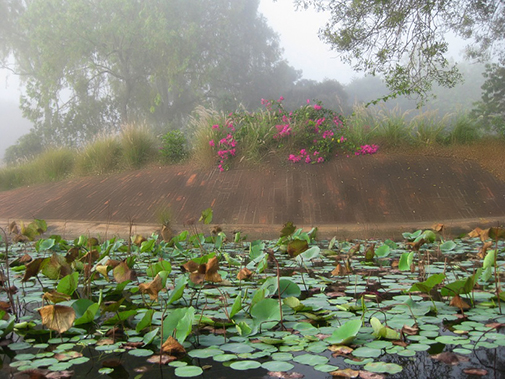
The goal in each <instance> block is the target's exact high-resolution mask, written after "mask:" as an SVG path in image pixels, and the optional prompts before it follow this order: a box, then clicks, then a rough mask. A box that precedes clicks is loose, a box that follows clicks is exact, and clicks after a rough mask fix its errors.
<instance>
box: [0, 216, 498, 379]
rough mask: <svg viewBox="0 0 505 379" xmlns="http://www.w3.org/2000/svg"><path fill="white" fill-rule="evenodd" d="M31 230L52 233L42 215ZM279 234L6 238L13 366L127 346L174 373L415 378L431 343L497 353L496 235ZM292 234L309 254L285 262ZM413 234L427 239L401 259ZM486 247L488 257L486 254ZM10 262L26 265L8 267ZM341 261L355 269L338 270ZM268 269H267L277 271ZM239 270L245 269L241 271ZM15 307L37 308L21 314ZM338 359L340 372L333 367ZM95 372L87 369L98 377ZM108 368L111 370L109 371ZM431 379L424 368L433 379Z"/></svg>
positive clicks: (2, 266)
mask: <svg viewBox="0 0 505 379" xmlns="http://www.w3.org/2000/svg"><path fill="white" fill-rule="evenodd" d="M211 215H212V210H211V209H206V210H204V211H203V212H202V221H203V222H205V223H206V222H211V218H210V217H211ZM34 225H36V226H37V227H43V228H47V225H45V222H43V221H42V220H35V221H34ZM437 229H438V228H437ZM280 234H281V238H280V239H279V241H277V243H276V242H275V241H253V242H251V243H248V244H246V245H244V244H235V243H232V242H231V243H228V244H226V245H225V246H220V247H216V245H215V244H213V243H212V241H213V237H212V236H204V235H201V236H198V238H202V239H203V243H202V244H200V245H199V246H195V245H194V244H193V243H192V242H191V235H190V234H189V233H188V232H187V231H184V232H183V233H181V234H180V235H178V236H176V237H174V243H173V244H172V245H170V244H167V243H166V242H163V241H158V240H157V236H151V237H150V238H149V239H145V238H139V241H140V240H143V242H141V243H134V244H132V245H131V246H130V244H129V243H128V241H125V240H121V239H118V238H113V239H111V240H108V241H104V242H101V243H100V242H98V241H96V244H94V246H91V245H92V244H90V242H92V241H91V238H87V237H86V236H84V235H83V236H80V237H79V238H76V239H75V240H73V241H66V240H64V239H62V238H61V237H60V236H51V237H50V238H48V239H40V240H39V241H38V242H37V243H36V246H35V248H34V247H31V246H28V245H26V246H22V245H20V244H17V243H14V244H10V243H9V238H6V236H5V237H3V238H2V240H3V241H4V245H3V246H2V250H4V248H5V251H3V258H2V261H1V262H0V270H2V272H3V273H4V277H3V283H2V284H0V285H1V286H2V287H3V288H2V289H3V291H1V292H0V300H1V301H2V309H4V307H6V306H7V307H10V309H11V311H12V313H11V314H10V315H9V314H8V313H6V312H5V311H4V310H0V316H1V317H2V318H3V321H4V322H2V323H0V337H1V338H5V339H6V340H7V338H9V335H10V334H12V336H13V337H15V338H12V340H14V341H16V342H12V343H10V344H9V352H8V354H9V356H10V357H11V359H10V360H9V361H8V362H10V363H9V365H10V367H9V368H10V369H11V370H18V371H25V370H35V369H37V368H38V367H47V369H48V370H49V371H61V370H63V368H62V367H65V369H69V368H71V367H72V368H74V367H76V366H77V365H79V364H81V363H84V362H87V361H89V360H90V359H92V358H93V356H94V354H101V355H105V357H104V358H106V359H108V358H109V354H117V353H123V352H124V353H125V354H127V355H128V356H129V355H132V356H135V357H138V358H141V357H145V359H147V360H148V362H150V363H158V364H159V363H160V362H163V363H168V360H176V361H177V362H174V364H172V365H171V366H173V367H182V366H184V365H185V364H186V360H187V358H188V357H189V358H192V359H193V362H194V364H195V365H196V364H197V359H199V358H202V359H213V360H214V361H215V362H214V364H213V366H216V365H217V364H218V363H219V362H226V361H230V365H233V367H234V368H235V369H237V370H247V369H253V368H258V367H260V366H261V367H263V368H267V369H278V370H284V371H288V370H291V369H293V368H294V366H293V363H298V364H303V365H307V366H308V367H306V370H307V371H306V372H308V373H310V374H311V376H313V377H317V376H318V375H320V374H317V373H320V372H324V373H328V372H332V375H333V376H339V375H341V374H344V372H346V371H345V370H351V371H352V369H351V368H350V367H355V366H356V365H357V363H359V365H360V367H362V371H361V372H362V375H363V376H364V375H367V376H370V374H369V373H367V374H364V372H365V371H370V372H379V373H382V372H389V373H393V372H394V373H398V372H402V373H403V374H407V373H409V372H411V370H416V369H417V368H418V365H419V363H418V362H417V363H416V362H415V361H414V360H412V359H411V357H412V356H414V355H415V356H416V357H418V358H419V359H428V360H431V359H440V357H436V356H434V355H433V352H434V351H433V350H431V349H432V348H431V347H432V346H433V345H437V346H438V348H440V347H441V348H442V349H444V348H445V346H447V349H450V351H451V354H453V353H458V354H465V355H466V354H471V352H472V350H474V352H475V353H479V352H481V351H482V352H489V351H493V349H497V351H499V349H500V348H501V346H502V345H503V343H501V342H500V338H501V336H502V334H500V333H499V332H498V331H497V329H498V328H500V327H501V326H502V325H503V323H501V321H502V319H503V315H502V310H501V305H500V302H501V301H503V300H505V298H504V296H503V295H502V294H503V284H502V282H501V280H500V277H501V276H502V275H503V264H502V263H503V258H504V253H505V250H504V247H505V245H504V241H503V240H504V239H505V229H504V228H503V227H493V228H490V229H487V230H482V229H479V228H476V229H475V230H474V231H472V232H470V233H469V235H468V237H465V238H462V239H460V238H458V239H455V240H452V241H450V240H448V241H445V242H444V243H442V244H440V243H439V242H438V241H437V240H436V233H435V231H433V230H424V231H423V230H418V231H415V232H406V233H404V238H405V239H406V240H408V241H410V242H401V241H398V242H393V241H390V240H387V241H384V242H383V243H380V242H379V241H364V240H354V241H337V239H336V238H334V239H332V241H330V243H328V241H316V240H315V239H314V237H315V230H313V231H310V232H308V233H307V232H303V231H301V230H296V227H295V226H294V225H293V224H292V223H286V224H285V226H284V228H283V229H282V231H281V233H280ZM132 237H133V236H132ZM476 237H478V238H476ZM296 239H299V240H302V239H303V240H305V241H306V242H307V246H308V249H307V250H306V251H304V252H302V253H300V254H299V255H297V256H296V257H294V258H292V257H291V256H290V255H289V254H287V253H286V252H284V251H283V249H281V247H282V246H283V245H284V244H285V243H287V242H289V241H294V240H296ZM135 240H137V238H135ZM420 240H424V241H425V243H424V244H422V245H421V246H419V247H418V250H417V251H416V252H409V249H411V248H412V244H413V243H415V242H416V241H420ZM223 241H224V240H223ZM224 243H225V242H223V244H224ZM353 243H356V244H355V245H352V244H353ZM367 243H372V244H373V245H374V246H375V245H376V244H378V245H380V247H379V248H377V250H376V252H377V256H379V257H380V258H383V259H381V261H380V262H375V261H374V260H373V259H372V260H369V259H367V255H368V251H370V250H369V248H365V249H364V251H362V250H361V249H359V247H357V246H359V245H360V244H367ZM491 245H492V246H493V248H489V246H491ZM483 246H488V248H489V250H488V251H487V253H484V254H481V251H482V248H483ZM91 247H92V248H93V250H89V249H90V248H91ZM224 251H226V253H224ZM478 251H479V253H478V254H472V258H471V260H468V259H467V255H468V254H469V253H477V252H478ZM20 252H22V254H18V253H20ZM126 252H128V253H127V255H125V253H126ZM28 254H29V255H28ZM405 254H408V255H409V256H410V259H411V262H410V264H408V270H405V271H400V270H398V269H396V267H397V265H398V264H399V260H401V258H400V257H403V256H404V255H405ZM16 255H20V256H22V258H23V259H16V260H9V257H10V256H16ZM232 255H233V257H232ZM342 258H344V259H345V260H346V262H347V264H348V266H349V269H350V272H347V273H335V270H334V268H335V263H336V261H337V262H338V261H339V260H341V259H342ZM30 259H31V261H30ZM268 261H274V262H275V263H276V264H275V267H274V269H272V267H269V264H268ZM316 262H317V263H316ZM377 263H380V264H379V265H377ZM468 265H472V266H473V268H475V270H468V268H466V267H467V266H468ZM398 267H399V266H398ZM245 268H247V269H248V270H249V271H250V274H249V275H248V276H247V277H242V276H241V273H242V272H243V271H245V270H244V269H245ZM302 269H303V270H305V271H307V272H308V273H309V275H304V273H303V272H301V271H302ZM281 270H282V271H281ZM332 270H333V271H332ZM23 273H24V275H23ZM137 273H138V275H137ZM20 274H21V275H20ZM259 274H261V275H259ZM335 276H337V277H338V278H333V277H335ZM477 284H478V288H477ZM10 286H16V287H18V288H20V287H21V286H22V287H23V291H24V292H23V300H21V299H19V298H17V297H16V298H15V297H13V296H9V293H10V292H9V291H11V288H12V287H10ZM304 287H305V290H304V291H303V292H302V289H303V288H304ZM419 293H420V294H422V296H421V295H419ZM426 298H429V299H430V300H429V301H428V300H427V299H426ZM14 299H16V300H14ZM21 301H26V304H29V307H33V308H36V309H37V312H33V311H32V310H31V309H32V308H29V307H27V306H19V305H20V304H21V303H20V302H21ZM466 301H468V303H466ZM23 304H24V303H23ZM307 321H308V322H307ZM441 330H443V333H441V332H440V331H441ZM55 333H57V334H55ZM62 341H63V342H62ZM349 345H351V346H352V347H351V346H349ZM28 349H30V350H28ZM186 349H187V350H186ZM24 350H26V351H24ZM427 350H428V351H427ZM329 351H331V352H333V353H334V354H333V355H332V356H331V357H330V355H331V354H329ZM426 351H427V352H426ZM32 352H33V354H32ZM4 353H5V354H4V355H6V354H7V352H4ZM83 353H84V354H85V355H83ZM446 353H447V354H449V352H446ZM342 355H343V356H344V357H345V358H343V357H342ZM90 356H91V357H90ZM495 359H496V358H495ZM337 360H338V362H339V363H338V365H339V366H340V367H342V370H337V367H336V366H334V364H335V363H336V362H337ZM358 360H359V361H358ZM6 362H7V360H6ZM99 362H100V363H101V361H99ZM393 362H395V363H393ZM90 363H91V362H90ZM175 363H177V364H175ZM499 363H500V362H497V364H499ZM137 364H138V365H144V366H145V363H144V362H143V361H132V365H134V366H132V367H136V366H135V365H137ZM483 364H484V363H481V365H483ZM62 365H63V366H62ZM65 365H66V366H65ZM258 365H259V366H258ZM163 366H164V365H162V366H159V365H156V368H150V367H151V366H149V367H146V366H145V367H143V368H142V370H148V372H149V370H154V369H155V370H164V368H163ZM434 366H437V365H434ZM100 367H102V365H101V364H97V365H92V366H90V367H88V369H87V370H88V371H87V372H88V373H89V375H93V376H94V375H95V374H97V370H103V368H100ZM153 367H154V366H153ZM191 367H192V369H191V370H193V369H194V370H193V371H195V375H200V374H201V372H202V371H201V369H200V370H197V369H198V368H199V367H197V366H191ZM344 367H345V368H344ZM447 367H448V368H450V367H451V366H450V365H448V366H447ZM214 369H215V368H211V369H210V370H211V371H209V375H213V374H214V371H212V370H214ZM111 370H113V371H116V370H118V372H116V373H119V369H118V368H117V367H116V366H114V368H113V369H111ZM172 370H173V369H172ZM363 370H365V371H363ZM428 370H429V368H428ZM454 370H455V371H454V372H457V371H458V368H455V369H454ZM312 371H314V372H312ZM347 372H348V371H347ZM434 372H435V371H425V373H426V375H429V376H430V377H431V376H434ZM123 374H124V373H123ZM186 375H188V376H189V373H188V374H187V373H186V372H179V375H178V376H181V377H185V376H186ZM356 375H357V374H356ZM448 375H449V374H448ZM123 376H124V375H123ZM176 376H177V371H176Z"/></svg>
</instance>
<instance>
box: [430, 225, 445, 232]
mask: <svg viewBox="0 0 505 379" xmlns="http://www.w3.org/2000/svg"><path fill="white" fill-rule="evenodd" d="M431 228H432V229H433V230H434V231H435V232H439V233H442V232H443V231H444V228H445V225H444V224H440V223H439V224H435V225H433V226H432V227H431Z"/></svg>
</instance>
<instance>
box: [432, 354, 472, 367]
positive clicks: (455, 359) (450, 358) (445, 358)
mask: <svg viewBox="0 0 505 379" xmlns="http://www.w3.org/2000/svg"><path fill="white" fill-rule="evenodd" d="M431 358H433V359H436V360H437V361H440V362H443V363H445V364H448V365H453V366H454V365H457V364H458V363H461V362H468V361H470V358H468V357H464V356H462V355H458V354H455V353H452V352H450V351H444V352H442V353H440V354H435V355H432V356H431Z"/></svg>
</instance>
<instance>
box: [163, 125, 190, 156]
mask: <svg viewBox="0 0 505 379" xmlns="http://www.w3.org/2000/svg"><path fill="white" fill-rule="evenodd" d="M160 154H161V156H162V160H163V161H164V162H166V163H179V162H181V161H182V160H184V159H186V158H187V157H188V155H189V152H188V147H187V141H186V137H185V136H184V134H183V133H182V132H181V131H180V130H171V131H169V132H168V133H166V134H165V135H163V136H161V148H160Z"/></svg>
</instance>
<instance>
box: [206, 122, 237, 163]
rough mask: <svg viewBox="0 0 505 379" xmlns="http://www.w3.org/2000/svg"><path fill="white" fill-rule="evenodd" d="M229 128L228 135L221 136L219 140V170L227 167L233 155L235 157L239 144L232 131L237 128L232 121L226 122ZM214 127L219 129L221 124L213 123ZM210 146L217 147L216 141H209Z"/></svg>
mask: <svg viewBox="0 0 505 379" xmlns="http://www.w3.org/2000/svg"><path fill="white" fill-rule="evenodd" d="M226 126H227V128H228V129H229V130H230V132H228V134H227V135H226V137H224V138H221V139H220V140H219V141H218V142H217V146H218V148H219V150H218V151H217V155H218V156H219V158H220V159H219V165H218V166H217V167H218V168H219V171H224V170H225V169H226V168H227V165H226V161H227V160H228V159H230V158H231V157H234V156H235V154H236V149H235V147H236V146H237V141H235V138H234V137H233V134H232V133H231V132H234V131H235V128H234V126H233V123H232V122H228V123H227V124H226ZM212 129H214V130H219V125H212ZM209 146H210V147H216V142H214V140H213V139H212V140H210V141H209Z"/></svg>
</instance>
